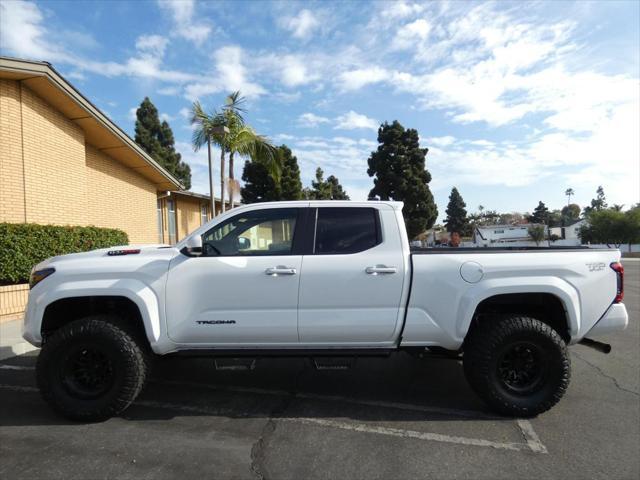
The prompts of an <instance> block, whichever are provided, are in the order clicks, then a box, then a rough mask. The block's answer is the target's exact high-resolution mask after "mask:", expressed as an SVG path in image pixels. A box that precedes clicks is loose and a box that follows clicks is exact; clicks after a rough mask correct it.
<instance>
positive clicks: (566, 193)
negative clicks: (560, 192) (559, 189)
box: [564, 188, 575, 205]
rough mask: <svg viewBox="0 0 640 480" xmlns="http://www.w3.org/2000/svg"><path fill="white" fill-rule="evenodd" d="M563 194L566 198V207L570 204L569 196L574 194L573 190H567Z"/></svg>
mask: <svg viewBox="0 0 640 480" xmlns="http://www.w3.org/2000/svg"><path fill="white" fill-rule="evenodd" d="M564 194H565V195H566V196H567V205H569V204H571V196H572V195H575V192H574V191H573V188H567V189H566V190H565V191H564Z"/></svg>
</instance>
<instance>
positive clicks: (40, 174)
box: [22, 86, 91, 225]
mask: <svg viewBox="0 0 640 480" xmlns="http://www.w3.org/2000/svg"><path fill="white" fill-rule="evenodd" d="M22 130H23V133H24V134H23V145H24V171H25V187H26V188H25V190H26V204H27V222H33V223H41V224H47V223H51V224H62V225H65V224H67V225H87V224H88V223H91V222H90V220H89V217H88V215H87V209H86V200H85V199H86V196H87V178H86V169H85V154H84V132H83V131H82V129H81V128H80V127H78V126H77V125H76V124H75V123H73V122H72V121H71V120H69V119H67V118H66V117H65V116H64V115H62V114H61V113H60V112H59V111H57V110H56V109H54V108H52V107H51V106H50V105H49V104H48V103H46V102H45V101H44V100H43V99H42V98H40V97H39V96H37V95H36V94H35V93H33V92H32V91H31V90H29V88H28V87H24V86H23V87H22Z"/></svg>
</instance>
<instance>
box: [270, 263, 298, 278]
mask: <svg viewBox="0 0 640 480" xmlns="http://www.w3.org/2000/svg"><path fill="white" fill-rule="evenodd" d="M264 273H265V274H266V275H271V276H273V277H277V276H278V275H295V274H296V269H295V268H291V267H285V266H284V265H278V266H277V267H269V268H267V269H266V270H265V271H264Z"/></svg>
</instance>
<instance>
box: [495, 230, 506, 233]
mask: <svg viewBox="0 0 640 480" xmlns="http://www.w3.org/2000/svg"><path fill="white" fill-rule="evenodd" d="M493 233H504V230H494V231H493Z"/></svg>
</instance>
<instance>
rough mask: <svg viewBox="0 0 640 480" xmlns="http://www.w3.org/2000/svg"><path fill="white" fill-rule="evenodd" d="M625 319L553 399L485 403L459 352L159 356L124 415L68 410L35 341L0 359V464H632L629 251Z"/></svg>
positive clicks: (394, 472)
mask: <svg viewBox="0 0 640 480" xmlns="http://www.w3.org/2000/svg"><path fill="white" fill-rule="evenodd" d="M625 270H626V278H625V280H626V282H625V283H626V285H625V293H626V296H625V303H626V305H627V308H628V310H629V314H630V325H629V328H628V329H627V330H626V331H625V332H621V333H617V334H614V335H610V336H609V337H606V338H604V337H603V338H600V340H602V341H605V342H608V343H611V345H612V346H613V351H612V352H611V353H610V354H609V355H604V354H601V353H599V352H596V351H594V350H591V349H589V348H587V347H584V346H580V345H578V346H575V347H572V367H573V374H572V380H571V386H570V387H569V390H568V392H567V394H566V396H565V397H564V399H563V400H562V401H561V402H560V403H559V404H558V405H557V406H556V407H554V408H553V409H552V410H551V411H549V412H547V413H545V414H543V415H541V416H539V417H537V418H533V419H529V420H521V419H520V420H519V419H512V418H504V417H499V416H496V415H494V414H492V413H491V412H490V411H489V410H487V408H486V407H485V406H484V404H483V403H482V402H481V401H480V400H479V399H478V398H477V397H476V396H475V395H474V393H473V392H472V391H471V390H470V388H469V387H468V386H467V384H466V382H465V380H464V376H463V374H462V369H461V368H460V365H459V363H458V362H457V361H455V360H445V359H417V358H413V357H411V356H409V355H407V354H404V353H399V354H397V355H394V356H393V357H392V358H391V359H376V358H373V359H359V360H358V361H357V362H356V364H355V365H354V366H353V368H351V369H350V370H346V371H329V370H316V369H315V368H313V365H312V363H311V362H309V361H308V360H306V359H262V360H258V361H257V363H256V366H255V369H254V370H251V371H220V370H216V368H215V365H214V362H213V360H206V359H170V360H169V359H161V360H160V361H159V362H158V365H157V368H156V369H155V371H154V375H153V379H152V381H151V382H150V383H149V385H148V386H147V388H146V389H145V391H144V392H143V394H142V395H141V396H140V398H139V399H138V401H137V402H136V403H135V404H134V405H132V406H131V407H130V408H129V409H128V410H127V411H126V412H125V414H124V415H122V416H121V417H119V418H113V419H111V420H108V421H106V422H103V423H98V424H78V423H73V422H68V421H66V420H64V419H62V418H60V417H58V416H56V415H55V414H54V413H52V411H51V410H50V409H49V408H48V407H47V406H46V405H45V404H44V402H43V401H42V400H41V399H40V396H39V394H38V391H37V389H36V388H35V381H34V371H33V367H34V364H35V359H36V356H37V352H32V353H29V354H25V355H21V356H17V357H13V358H10V359H6V360H3V361H2V362H0V478H3V479H11V478H50V477H57V478H60V477H62V478H68V479H73V478H78V479H80V478H82V479H85V478H112V477H118V478H135V479H140V478H176V477H181V478H248V479H251V478H273V479H280V478H282V479H287V478H291V479H300V478H314V479H315V478H367V479H376V478H380V479H402V478H491V479H496V478H509V479H512V478H523V479H524V478H630V479H637V478H640V396H639V391H640V373H639V372H640V346H639V345H640V332H639V318H640V262H638V261H635V262H633V261H630V262H625Z"/></svg>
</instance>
